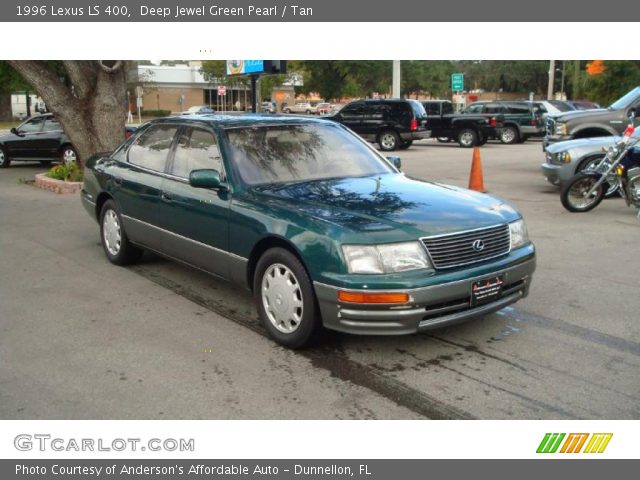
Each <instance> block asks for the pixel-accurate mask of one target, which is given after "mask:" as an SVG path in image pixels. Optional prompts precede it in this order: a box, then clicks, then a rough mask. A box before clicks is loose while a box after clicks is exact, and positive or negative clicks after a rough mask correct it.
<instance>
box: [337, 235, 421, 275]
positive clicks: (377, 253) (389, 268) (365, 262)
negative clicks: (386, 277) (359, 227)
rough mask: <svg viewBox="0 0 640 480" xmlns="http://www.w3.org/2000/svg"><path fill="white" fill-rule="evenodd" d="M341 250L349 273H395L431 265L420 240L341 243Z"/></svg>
mask: <svg viewBox="0 0 640 480" xmlns="http://www.w3.org/2000/svg"><path fill="white" fill-rule="evenodd" d="M342 252H343V253H344V257H345V259H346V260H347V269H348V271H349V273H368V274H372V273H395V272H406V271H409V270H418V269H420V268H430V267H431V264H430V263H429V258H428V257H427V252H426V251H425V249H424V247H423V246H422V245H421V244H420V242H403V243H387V244H382V245H343V246H342Z"/></svg>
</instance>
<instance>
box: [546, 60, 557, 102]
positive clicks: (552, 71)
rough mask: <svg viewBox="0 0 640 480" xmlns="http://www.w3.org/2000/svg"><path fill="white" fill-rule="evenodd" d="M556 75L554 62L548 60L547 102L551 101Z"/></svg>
mask: <svg viewBox="0 0 640 480" xmlns="http://www.w3.org/2000/svg"><path fill="white" fill-rule="evenodd" d="M555 75H556V62H555V60H549V86H548V87H547V100H553V83H554V81H555Z"/></svg>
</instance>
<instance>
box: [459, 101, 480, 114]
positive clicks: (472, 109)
mask: <svg viewBox="0 0 640 480" xmlns="http://www.w3.org/2000/svg"><path fill="white" fill-rule="evenodd" d="M462 113H482V104H481V103H476V104H475V105H469V106H468V107H467V108H465V109H464V112H462Z"/></svg>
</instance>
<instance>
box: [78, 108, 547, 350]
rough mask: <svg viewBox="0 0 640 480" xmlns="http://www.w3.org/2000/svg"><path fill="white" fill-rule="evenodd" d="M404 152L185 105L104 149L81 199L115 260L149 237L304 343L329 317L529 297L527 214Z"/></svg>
mask: <svg viewBox="0 0 640 480" xmlns="http://www.w3.org/2000/svg"><path fill="white" fill-rule="evenodd" d="M398 161H399V159H398V157H394V158H388V159H385V158H384V157H383V156H381V155H380V154H379V153H378V152H376V151H375V150H374V149H373V148H370V147H369V146H368V145H367V144H366V143H365V142H364V141H363V140H362V139H360V138H359V137H358V136H357V135H355V134H353V133H352V132H351V131H349V130H348V129H347V128H345V127H344V126H342V125H340V124H337V123H335V122H330V121H327V120H324V119H315V118H300V117H297V118H296V117H280V118H279V119H278V121H277V122H274V120H273V119H272V118H269V117H266V116H264V115H246V116H226V115H225V116H223V115H219V116H200V117H197V116H190V117H173V118H165V119H157V120H154V121H152V122H150V123H147V124H146V125H144V126H142V127H141V128H140V129H139V130H138V132H137V133H136V134H135V135H134V136H132V137H131V138H129V139H128V140H127V141H125V143H123V144H122V145H121V146H120V147H119V148H118V149H117V150H116V151H115V152H113V153H112V154H106V155H97V156H94V157H92V158H90V159H89V160H88V161H87V163H86V168H85V178H84V186H83V189H82V193H81V200H82V204H83V205H84V207H85V208H86V210H87V212H88V213H89V214H90V215H91V216H92V217H93V218H94V219H96V220H97V221H98V223H99V225H100V238H101V242H102V246H103V249H104V252H105V255H106V256H107V258H108V259H109V260H110V261H111V262H112V263H114V264H116V265H125V264H127V263H131V262H134V261H135V260H137V259H139V258H140V255H141V253H142V251H143V249H149V250H153V251H155V252H158V253H160V254H162V255H165V256H167V257H169V258H172V259H176V260H179V261H181V262H184V263H186V264H188V265H192V266H194V267H197V268H199V269H201V270H204V271H206V272H209V273H212V274H214V275H216V276H219V277H222V278H225V279H227V280H229V281H231V282H234V283H236V284H238V285H241V286H243V287H245V288H247V289H249V290H251V291H252V292H253V295H254V299H255V302H256V305H257V309H258V312H259V316H260V319H261V322H262V323H263V325H264V326H265V328H266V330H267V332H268V333H269V334H270V335H271V336H272V337H273V338H274V339H275V340H276V341H277V342H279V343H281V344H283V345H287V346H289V347H293V348H296V347H301V346H303V345H305V344H307V343H308V342H310V341H312V340H313V338H314V337H315V336H316V334H317V333H318V332H319V330H320V329H321V327H323V326H324V327H326V328H329V329H333V330H338V331H342V332H349V333H359V334H380V335H389V334H408V333H413V332H417V331H422V330H428V329H431V328H436V327H440V326H443V325H448V324H452V323H456V322H459V321H463V320H468V319H471V318H475V317H479V316H483V315H486V314H488V313H490V312H494V311H497V310H499V309H501V308H504V307H505V306H507V305H509V304H512V303H514V302H516V301H518V300H519V299H521V298H523V297H525V296H526V295H527V294H528V292H529V286H530V283H531V278H532V275H533V272H534V269H535V249H534V246H533V245H532V243H531V242H530V241H529V239H528V237H527V233H526V228H525V225H524V221H523V219H522V217H521V215H520V214H519V213H518V212H517V211H516V210H515V209H513V208H512V207H511V206H509V205H508V204H506V203H505V202H504V201H503V200H499V199H497V198H494V197H491V196H488V195H485V194H481V193H477V192H472V191H468V190H465V189H462V188H456V187H450V186H443V185H439V184H436V183H432V182H423V181H418V180H414V179H411V178H408V177H405V176H404V175H403V174H402V173H400V172H399V170H398V169H397V168H396V167H395V166H394V164H395V165H397V164H398Z"/></svg>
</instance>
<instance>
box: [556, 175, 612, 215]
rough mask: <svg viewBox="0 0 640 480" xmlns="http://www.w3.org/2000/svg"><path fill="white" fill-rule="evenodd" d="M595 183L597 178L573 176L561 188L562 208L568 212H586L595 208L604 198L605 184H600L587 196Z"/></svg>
mask: <svg viewBox="0 0 640 480" xmlns="http://www.w3.org/2000/svg"><path fill="white" fill-rule="evenodd" d="M597 181H598V178H596V177H594V176H592V175H588V174H585V173H579V174H577V175H575V176H574V177H573V178H572V179H571V180H570V181H569V182H567V183H566V184H565V185H563V186H562V190H561V192H560V200H561V202H562V206H563V207H564V208H566V209H567V210H569V211H570V212H588V211H589V210H593V209H594V208H596V207H597V206H598V205H599V204H600V202H601V201H602V199H603V198H604V194H605V184H600V186H598V188H597V189H596V190H595V191H594V192H593V193H592V194H591V195H589V196H587V193H588V192H589V190H591V188H592V187H593V186H594V185H595V184H596V182H597Z"/></svg>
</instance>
